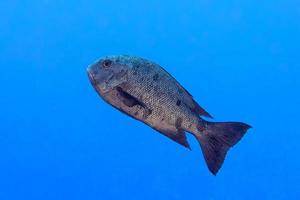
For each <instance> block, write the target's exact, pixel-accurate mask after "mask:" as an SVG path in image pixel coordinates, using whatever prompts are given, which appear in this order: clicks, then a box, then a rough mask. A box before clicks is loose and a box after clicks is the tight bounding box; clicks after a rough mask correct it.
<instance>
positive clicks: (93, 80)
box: [87, 69, 97, 86]
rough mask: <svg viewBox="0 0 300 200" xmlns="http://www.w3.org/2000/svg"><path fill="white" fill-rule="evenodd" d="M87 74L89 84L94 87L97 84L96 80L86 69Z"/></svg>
mask: <svg viewBox="0 0 300 200" xmlns="http://www.w3.org/2000/svg"><path fill="white" fill-rule="evenodd" d="M87 74H88V77H89V79H90V82H91V83H92V85H94V86H95V85H96V84H97V83H96V80H95V78H94V75H93V73H92V72H91V71H90V70H89V69H88V70H87Z"/></svg>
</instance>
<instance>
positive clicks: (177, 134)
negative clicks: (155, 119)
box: [153, 127, 191, 149]
mask: <svg viewBox="0 0 300 200" xmlns="http://www.w3.org/2000/svg"><path fill="white" fill-rule="evenodd" d="M153 128H154V129H155V130H157V131H158V132H160V133H161V134H163V135H165V136H167V137H168V138H170V139H171V140H173V141H175V142H177V143H178V144H180V145H182V146H184V147H186V148H188V149H191V147H190V145H189V143H188V141H187V138H186V134H185V132H184V131H183V130H178V129H175V128H174V129H167V128H165V129H164V128H156V127H153Z"/></svg>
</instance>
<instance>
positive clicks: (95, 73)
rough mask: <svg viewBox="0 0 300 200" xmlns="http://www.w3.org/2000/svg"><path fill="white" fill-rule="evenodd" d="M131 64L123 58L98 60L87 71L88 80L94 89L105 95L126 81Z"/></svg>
mask: <svg viewBox="0 0 300 200" xmlns="http://www.w3.org/2000/svg"><path fill="white" fill-rule="evenodd" d="M131 69H132V63H131V62H130V60H129V59H126V57H124V56H106V57H103V58H100V59H99V60H98V61H96V62H95V63H94V64H91V65H90V66H89V67H88V69H87V72H88V76H89V79H90V81H91V83H92V85H93V86H94V88H95V89H96V90H97V91H98V92H100V94H105V93H107V92H109V91H111V90H112V89H114V88H116V87H117V86H119V85H120V84H122V83H125V82H126V81H127V80H128V73H129V71H130V70H131Z"/></svg>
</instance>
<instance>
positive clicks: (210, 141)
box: [196, 122, 251, 175]
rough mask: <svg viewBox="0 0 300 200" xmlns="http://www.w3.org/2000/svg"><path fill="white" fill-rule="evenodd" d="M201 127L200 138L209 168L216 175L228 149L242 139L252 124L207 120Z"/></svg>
mask: <svg viewBox="0 0 300 200" xmlns="http://www.w3.org/2000/svg"><path fill="white" fill-rule="evenodd" d="M205 123H206V124H205V127H204V128H203V127H199V129H200V134H197V135H196V138H197V139H198V141H199V143H200V145H201V148H202V151H203V154H204V157H205V161H206V164H207V166H208V168H209V170H210V171H211V172H212V173H213V174H214V175H216V174H217V173H218V171H219V169H220V168H221V166H222V164H223V162H224V160H225V156H226V154H227V151H228V150H229V149H230V147H232V146H234V145H235V144H236V143H238V142H239V141H240V139H241V138H242V137H243V136H244V134H245V133H246V132H247V130H248V129H249V128H251V126H249V125H247V124H244V123H240V122H221V123H218V122H205Z"/></svg>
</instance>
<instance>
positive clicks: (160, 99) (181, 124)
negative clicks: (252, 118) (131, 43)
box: [87, 55, 251, 175]
mask: <svg viewBox="0 0 300 200" xmlns="http://www.w3.org/2000/svg"><path fill="white" fill-rule="evenodd" d="M87 74H88V77H89V80H90V82H91V84H92V86H93V87H94V89H95V90H96V92H97V93H98V94H99V96H100V97H101V98H102V99H103V100H104V101H106V102H107V103H108V104H110V105H111V106H113V107H114V108H116V109H118V110H119V111H121V112H123V113H125V114H126V115H128V116H130V117H132V118H134V119H136V120H138V121H141V122H143V123H145V124H146V125H148V126H150V127H151V128H153V129H154V130H156V131H158V132H159V133H161V134H163V135H165V136H166V137H168V138H170V139H171V140H173V141H175V142H177V143H178V144H180V145H182V146H183V147H185V148H187V149H191V147H190V145H189V143H188V140H187V137H186V134H187V133H190V134H192V135H193V136H194V137H195V138H196V139H197V141H198V142H199V144H200V147H201V149H202V152H203V155H204V159H205V161H206V164H207V167H208V169H209V171H210V172H211V173H212V174H214V175H217V173H218V171H219V170H220V168H221V166H222V165H223V162H224V160H225V157H226V154H227V152H228V150H229V149H230V148H231V147H233V146H234V145H235V144H237V143H238V142H239V141H240V140H241V138H242V137H243V136H244V135H245V133H246V132H247V130H248V129H250V128H251V126H250V125H248V124H246V123H242V122H213V121H212V120H210V119H209V118H211V119H212V115H210V114H209V113H208V112H207V111H206V110H204V109H203V108H202V107H201V106H200V105H199V104H198V103H197V102H196V101H195V100H194V98H193V96H192V95H191V94H190V93H189V92H188V91H187V90H186V89H185V88H184V87H183V86H182V85H181V84H180V83H179V82H178V81H177V80H176V79H175V78H174V77H173V76H172V75H171V74H169V73H168V72H167V71H166V70H165V69H164V68H163V67H161V66H160V65H158V64H156V63H155V62H152V61H150V60H147V59H144V58H140V57H137V56H130V55H115V56H104V57H102V58H100V59H98V60H97V61H96V62H95V63H93V64H91V65H89V67H88V68H87Z"/></svg>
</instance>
